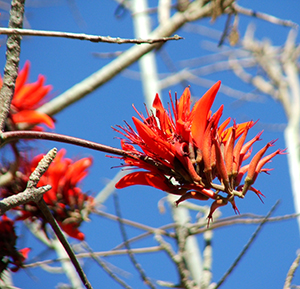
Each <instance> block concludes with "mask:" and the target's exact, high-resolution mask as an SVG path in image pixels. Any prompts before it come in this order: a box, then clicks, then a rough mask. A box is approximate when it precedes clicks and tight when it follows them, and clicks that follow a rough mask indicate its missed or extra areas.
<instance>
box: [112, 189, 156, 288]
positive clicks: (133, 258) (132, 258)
mask: <svg viewBox="0 0 300 289" xmlns="http://www.w3.org/2000/svg"><path fill="white" fill-rule="evenodd" d="M114 203H115V208H116V214H117V216H118V219H119V225H120V230H121V234H122V237H123V241H124V244H125V247H126V249H127V250H128V256H129V258H130V260H131V262H132V264H133V265H134V267H135V268H136V269H137V271H138V272H139V274H140V276H141V278H142V280H143V281H144V282H145V283H146V284H147V285H148V286H149V287H150V288H152V289H155V288H156V287H155V286H154V285H153V284H152V282H151V281H150V279H149V278H148V277H147V275H146V274H145V271H144V270H143V268H142V266H141V265H140V264H139V263H138V262H137V260H136V259H135V257H134V254H133V252H132V251H131V248H130V245H129V243H128V241H127V240H128V238H127V234H126V231H125V228H124V224H123V222H122V216H121V210H120V206H119V202H118V197H117V194H116V193H115V194H114Z"/></svg>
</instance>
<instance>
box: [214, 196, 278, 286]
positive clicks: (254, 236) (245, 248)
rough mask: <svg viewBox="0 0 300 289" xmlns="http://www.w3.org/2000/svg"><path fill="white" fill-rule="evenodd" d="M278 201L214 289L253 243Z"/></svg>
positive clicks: (221, 282)
mask: <svg viewBox="0 0 300 289" xmlns="http://www.w3.org/2000/svg"><path fill="white" fill-rule="evenodd" d="M278 204H279V201H277V202H276V203H275V205H274V206H273V207H272V208H271V210H270V211H269V213H268V214H267V215H266V217H265V218H264V219H263V220H262V221H261V223H260V224H259V226H258V227H257V229H256V230H255V232H254V233H253V234H252V236H251V238H250V239H249V241H248V242H247V244H246V245H245V246H244V248H243V250H242V251H241V252H240V254H239V255H238V257H237V258H236V259H235V260H234V262H233V264H232V265H231V266H230V268H229V269H228V270H227V272H226V273H225V274H224V276H223V277H222V278H221V280H220V281H219V282H218V283H217V285H216V286H215V287H214V289H217V288H219V287H220V286H221V285H222V284H223V282H224V281H225V280H226V278H227V277H228V276H229V275H230V273H231V272H232V271H233V269H234V268H235V267H236V266H237V264H238V262H239V261H240V260H241V258H242V257H243V256H244V255H245V253H246V252H247V250H248V249H249V247H250V245H251V244H252V243H253V241H254V240H255V238H256V237H257V235H258V233H259V232H260V230H261V229H262V227H263V225H264V224H265V223H266V222H267V220H268V218H269V217H270V216H271V214H272V213H273V212H274V210H275V209H276V207H277V206H278Z"/></svg>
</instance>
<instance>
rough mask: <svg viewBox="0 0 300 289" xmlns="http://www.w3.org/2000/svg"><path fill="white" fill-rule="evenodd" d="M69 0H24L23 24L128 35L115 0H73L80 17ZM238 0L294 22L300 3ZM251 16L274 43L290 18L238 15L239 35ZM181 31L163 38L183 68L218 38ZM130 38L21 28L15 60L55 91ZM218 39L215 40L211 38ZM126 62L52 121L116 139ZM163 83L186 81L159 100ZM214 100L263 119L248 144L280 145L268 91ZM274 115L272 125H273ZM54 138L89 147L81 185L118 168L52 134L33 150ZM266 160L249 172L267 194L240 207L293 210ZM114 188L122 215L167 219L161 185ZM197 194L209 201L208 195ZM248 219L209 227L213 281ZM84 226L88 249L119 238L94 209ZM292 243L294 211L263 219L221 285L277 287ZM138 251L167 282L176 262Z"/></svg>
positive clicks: (135, 83) (34, 273)
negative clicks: (273, 20)
mask: <svg viewBox="0 0 300 289" xmlns="http://www.w3.org/2000/svg"><path fill="white" fill-rule="evenodd" d="M67 2H71V1H56V2H54V4H52V3H51V1H48V2H47V4H45V6H43V5H40V6H39V7H33V6H31V4H32V2H28V7H27V8H26V19H27V24H26V25H25V26H26V28H29V27H30V28H33V29H40V30H53V31H68V32H82V33H87V34H95V35H103V36H107V35H109V36H112V37H123V38H132V37H134V35H133V25H132V19H131V17H130V15H129V13H124V15H123V16H122V17H121V18H120V19H117V18H116V17H115V14H114V13H115V11H116V9H117V7H118V4H117V3H116V2H114V1H111V0H105V1H89V2H86V1H83V2H80V1H77V2H76V5H77V8H78V12H79V13H80V14H81V16H80V17H81V20H82V21H83V22H84V23H81V24H80V23H78V21H76V20H75V17H74V14H72V12H71V9H70V7H69V6H68V5H67V4H66V3H67ZM149 2H150V6H151V7H154V6H155V5H156V1H149ZM34 3H35V2H34ZM37 3H39V4H40V3H43V1H40V2H37ZM238 3H239V5H241V6H244V7H248V8H253V9H255V10H257V11H261V12H266V13H270V14H272V15H274V16H277V17H280V18H282V19H290V20H292V21H294V22H297V23H300V17H299V11H300V3H299V1H296V0H289V1H284V2H283V1H249V0H248V1H246V0H241V1H239V2H238ZM0 17H2V19H3V20H2V23H1V24H2V25H3V26H6V25H7V21H6V19H7V13H6V12H1V16H0ZM155 17H156V16H155V15H153V25H154V27H155V25H156V19H155ZM225 20H226V18H225V17H220V18H219V19H217V20H216V22H215V23H214V24H212V23H211V22H210V19H207V20H203V21H198V22H196V23H194V24H197V25H206V26H209V27H211V28H213V29H217V30H219V31H222V29H223V27H224V23H225ZM28 23H29V24H28ZM249 23H254V24H255V26H256V32H255V35H256V37H257V38H259V39H266V38H268V39H270V41H272V43H273V44H275V45H279V46H280V45H283V43H284V41H285V39H286V36H287V33H288V31H289V29H288V28H284V27H281V26H276V25H273V24H270V23H266V22H264V21H262V20H255V19H251V18H249V17H243V16H242V17H241V18H240V23H239V30H240V33H241V35H243V34H244V32H245V29H246V27H247V25H248V24H249ZM79 24H80V25H79ZM28 25H29V26H28ZM178 34H179V35H181V36H183V37H184V38H185V39H184V40H181V41H177V42H170V43H167V45H166V46H165V49H166V50H167V51H168V53H169V54H170V57H171V58H172V59H173V61H175V66H176V67H177V69H182V68H183V67H182V66H181V65H182V64H181V61H182V60H185V59H188V58H196V57H201V56H205V55H208V54H211V52H210V51H207V50H205V49H203V45H202V44H203V41H205V40H209V41H214V42H215V43H216V40H214V39H208V38H206V37H204V36H202V35H199V34H195V33H190V32H187V31H185V30H184V29H182V30H180V31H178ZM130 46H131V45H128V44H125V45H117V44H101V43H98V44H96V43H91V42H88V41H79V40H70V39H62V38H45V37H24V40H23V42H22V47H21V66H23V65H24V63H25V61H26V60H30V62H31V72H30V79H31V81H35V80H36V78H37V75H38V74H43V75H45V76H46V77H47V84H52V85H53V87H54V89H53V91H52V95H53V97H55V96H57V95H59V94H61V93H62V92H64V91H66V90H67V89H68V88H70V87H72V86H73V85H74V84H76V83H77V82H79V81H81V80H82V79H84V78H86V77H88V76H89V75H90V74H92V73H93V72H95V71H97V70H99V69H100V68H101V67H103V66H104V65H106V64H107V63H109V61H110V60H109V59H100V58H95V57H94V56H93V53H94V52H115V51H124V50H126V49H128V48H129V47H130ZM215 49H216V50H217V48H216V47H215ZM157 60H158V68H159V72H160V73H162V77H163V76H164V75H163V73H168V69H167V68H166V66H165V64H164V63H163V61H162V59H161V57H157ZM4 63H5V45H4V44H2V45H1V47H0V64H1V67H2V70H3V67H4ZM132 71H135V72H137V71H138V65H136V64H134V65H132V66H131V67H130V68H129V71H125V72H124V73H122V74H121V75H118V76H117V77H115V78H114V79H113V80H111V81H110V82H109V83H107V84H105V85H104V86H102V87H101V88H99V89H98V90H96V91H94V92H93V93H91V94H90V95H89V96H87V97H85V98H84V99H83V100H81V101H79V102H78V103H76V104H74V105H72V106H70V107H69V108H68V109H66V110H65V111H63V112H61V113H59V114H58V115H56V116H55V119H56V121H57V122H56V130H55V131H56V132H57V133H61V134H67V135H71V136H76V137H80V138H85V139H88V140H92V141H96V142H99V143H103V144H107V145H111V146H115V147H120V144H119V140H118V139H116V138H115V136H117V135H116V133H115V132H114V131H113V130H112V129H111V126H114V125H117V124H120V125H122V124H123V120H127V121H129V122H130V121H131V117H132V115H135V112H134V110H133V109H132V106H131V105H132V103H134V104H135V106H136V107H137V108H138V109H139V110H140V111H144V106H143V102H144V99H143V93H142V84H141V82H140V81H139V80H138V79H133V75H135V74H133V73H129V72H132ZM204 77H205V76H204ZM207 78H208V79H210V80H212V81H217V80H219V79H220V80H221V81H222V83H223V84H224V85H226V86H231V87H233V88H235V89H239V90H242V91H245V92H253V91H252V90H253V88H252V87H251V86H248V85H245V84H243V83H242V82H241V81H240V80H238V79H237V78H236V77H235V76H234V75H233V74H232V73H230V72H228V71H225V72H222V73H218V74H213V75H208V76H207ZM188 84H191V91H192V93H193V95H194V96H196V97H200V96H201V95H202V94H203V93H204V92H205V91H206V88H204V87H201V86H198V85H196V84H192V83H189V82H188ZM169 89H170V90H171V91H172V92H173V93H174V92H175V91H177V92H178V94H179V95H180V94H181V93H182V91H183V89H184V87H183V86H180V85H177V86H174V87H170V88H168V89H166V90H164V91H163V98H164V99H165V100H166V101H167V99H168V90H169ZM221 104H224V105H225V107H224V113H223V120H225V119H226V118H227V117H229V116H231V117H233V118H235V119H236V120H237V122H243V121H245V120H251V119H252V120H257V119H259V124H258V125H256V127H255V128H253V132H252V134H253V135H255V134H257V133H258V132H259V131H260V130H262V129H264V130H265V132H264V133H263V136H262V138H263V141H262V142H260V143H259V144H258V145H257V146H255V147H254V149H256V150H257V149H260V148H261V147H262V145H263V144H265V143H267V142H268V141H270V140H272V139H277V138H278V141H277V142H276V146H275V148H274V149H277V148H285V144H284V139H283V131H282V125H284V124H285V123H286V118H285V115H284V112H283V110H282V108H281V106H280V104H279V103H277V102H275V101H273V100H272V99H270V98H268V97H267V96H264V97H262V98H259V101H258V102H251V103H249V102H243V101H239V102H238V101H236V99H233V98H230V97H228V96H226V95H224V94H222V93H220V94H218V96H217V98H216V102H215V104H214V107H213V110H214V111H215V110H216V109H217V108H218V107H219V106H220V105H221ZM272 124H276V125H275V126H272ZM273 128H275V129H273ZM54 145H55V146H57V147H58V148H63V147H65V148H67V149H68V155H67V156H68V157H78V156H80V157H83V156H88V155H92V156H93V157H94V165H93V167H92V169H91V172H90V175H89V177H87V178H86V180H85V181H84V186H83V189H84V190H86V191H90V192H91V193H93V194H97V193H98V192H99V191H101V190H102V189H103V187H104V186H105V184H106V183H107V182H108V181H109V180H110V179H112V178H113V177H114V175H115V174H116V173H117V172H118V169H111V167H113V166H117V165H119V163H120V162H119V161H118V160H116V159H111V158H106V157H105V156H104V154H103V153H99V152H93V151H89V150H87V149H82V148H77V147H72V146H70V145H62V144H53V143H49V142H41V143H40V152H41V151H42V152H44V151H47V150H48V149H50V148H52V147H53V146H54ZM269 167H272V168H274V170H273V171H272V172H271V175H270V176H268V175H264V174H263V175H261V176H260V177H259V179H258V181H257V182H256V187H257V188H258V189H260V190H261V191H262V193H263V194H264V195H265V196H266V198H265V199H264V204H262V203H261V202H260V200H259V199H258V198H257V197H256V196H255V195H254V194H250V193H249V194H248V195H247V196H246V198H245V199H244V200H237V206H238V208H239V210H240V212H241V213H253V214H258V215H266V214H267V213H268V211H269V210H270V209H271V207H272V206H273V205H274V204H275V202H276V201H277V200H280V201H281V202H280V205H279V207H278V209H277V210H276V212H275V214H274V215H276V216H281V215H285V214H291V213H293V212H294V207H293V200H292V194H291V188H290V183H289V176H288V167H287V159H286V156H284V155H283V156H277V157H276V158H275V159H274V160H273V162H272V163H271V164H270V165H269ZM118 194H119V199H120V205H121V209H122V215H123V217H124V218H127V219H131V220H133V221H137V222H141V223H145V224H146V225H149V226H153V227H154V226H162V225H164V224H168V223H170V222H172V219H171V216H170V213H169V210H167V213H166V214H160V213H159V211H158V209H157V202H158V201H159V200H160V199H161V198H163V197H164V196H165V194H164V193H163V192H161V191H158V190H155V189H152V188H148V187H147V188H145V187H141V186H139V187H138V186H137V187H131V188H127V189H123V190H120V191H118ZM195 203H197V204H199V203H200V202H198V201H195ZM204 204H205V205H209V203H203V205H204ZM166 206H167V205H166ZM103 210H105V211H106V212H109V213H115V209H114V205H113V200H112V198H110V199H109V200H108V201H107V202H106V203H105V207H103ZM221 212H222V216H232V215H234V212H233V210H232V209H231V207H230V206H228V207H224V208H221ZM194 217H195V216H193V218H194ZM255 229H256V226H254V225H237V226H233V227H230V228H223V229H218V230H216V231H215V232H214V238H213V250H214V251H213V274H214V275H213V281H215V282H217V281H218V280H219V279H220V278H221V277H222V275H223V274H224V273H225V271H226V270H227V268H228V267H229V266H230V265H231V264H232V262H233V260H234V259H235V257H236V256H237V255H238V254H239V252H240V251H241V250H242V248H243V246H244V245H245V243H246V242H247V240H248V239H249V238H250V236H251V234H252V233H253V232H254V231H255ZM82 230H83V232H84V233H85V234H86V241H87V242H88V243H89V245H90V246H91V248H92V249H93V250H94V251H105V250H110V249H111V248H113V247H115V246H116V245H118V244H120V243H121V242H122V237H121V234H120V232H119V229H118V224H116V223H114V222H113V221H109V220H105V219H104V218H101V217H98V216H91V222H90V223H87V224H84V225H83V226H82ZM18 232H19V233H20V234H22V235H23V237H24V239H22V241H21V242H20V244H19V246H20V248H21V247H25V246H27V247H31V248H32V251H31V253H30V255H29V259H30V260H31V259H32V258H34V257H35V256H37V255H38V254H41V255H40V257H39V260H44V259H48V258H51V257H53V256H54V255H53V254H48V253H47V252H44V251H43V247H42V246H41V245H40V244H39V243H38V242H36V241H34V240H33V239H32V238H31V237H30V235H29V233H28V232H27V231H26V230H19V231H18ZM140 233H142V231H139V230H137V229H132V228H128V235H129V236H130V237H133V236H135V235H137V234H140ZM71 242H74V240H71ZM199 244H200V247H201V248H202V247H203V240H202V237H201V236H200V237H199ZM154 245H156V242H155V241H154V240H153V238H152V237H148V238H147V239H144V240H142V241H140V242H137V243H134V244H133V247H139V246H154ZM298 248H299V232H298V229H297V224H296V221H295V220H289V221H284V222H280V223H272V224H267V225H265V226H264V228H263V230H262V232H261V233H260V235H259V237H258V238H257V239H256V241H255V242H254V243H253V244H252V247H251V249H250V250H249V251H248V252H247V253H246V255H245V256H244V258H243V259H242V261H241V262H240V264H239V266H238V267H237V268H236V269H235V270H234V271H233V273H232V275H231V276H230V277H229V278H228V279H227V281H226V282H225V283H224V284H223V287H222V288H224V289H226V288H243V289H250V288H251V289H252V288H282V286H283V283H284V279H285V277H286V273H287V271H288V269H289V267H290V265H291V263H292V262H293V260H294V258H295V257H296V251H297V249H298ZM137 259H138V261H139V262H140V263H141V265H142V267H143V268H144V270H145V271H146V273H147V275H148V276H149V277H150V278H153V279H154V280H155V279H161V280H165V281H171V282H176V281H177V280H178V279H177V273H176V270H175V268H174V266H173V265H172V264H171V262H170V261H169V260H168V258H167V257H166V254H165V253H164V252H162V253H154V254H152V255H147V254H143V255H138V256H137ZM107 261H108V262H111V263H112V264H113V265H114V266H117V267H119V268H120V269H121V270H124V271H126V272H130V273H131V275H129V276H128V275H127V274H125V273H124V275H122V274H123V273H122V272H121V275H120V276H121V277H122V278H123V279H124V280H125V281H126V282H127V283H128V284H129V285H130V286H132V287H133V288H146V285H144V284H143V283H142V281H140V279H139V277H138V274H137V273H136V271H135V270H134V269H133V267H132V265H131V264H130V262H129V260H128V257H127V256H121V257H110V258H108V259H107ZM84 269H85V271H86V273H87V276H88V278H89V280H90V282H91V283H92V285H93V286H94V288H120V286H119V285H118V284H116V283H115V282H114V281H112V280H111V279H110V278H109V277H108V276H107V275H106V273H105V272H104V271H103V270H102V269H101V268H99V267H97V266H96V265H95V264H94V263H93V261H91V260H89V261H86V264H85V267H84ZM117 272H118V271H117ZM13 278H14V281H15V286H17V287H20V288H31V289H32V288H39V289H40V288H54V286H55V285H56V284H57V283H58V282H67V280H66V278H65V277H64V276H63V275H52V274H50V273H44V272H43V271H42V270H41V269H31V270H26V271H21V272H19V273H17V274H16V275H14V277H13ZM294 283H296V284H300V273H296V276H295V279H294Z"/></svg>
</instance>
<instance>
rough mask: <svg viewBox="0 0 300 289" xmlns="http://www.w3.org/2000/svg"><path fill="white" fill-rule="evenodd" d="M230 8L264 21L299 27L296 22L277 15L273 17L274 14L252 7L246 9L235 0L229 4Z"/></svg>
mask: <svg viewBox="0 0 300 289" xmlns="http://www.w3.org/2000/svg"><path fill="white" fill-rule="evenodd" d="M231 8H232V9H234V10H235V11H236V12H237V13H240V14H244V15H247V16H251V17H255V18H259V19H262V20H265V21H267V22H270V23H273V24H277V25H282V26H288V27H292V28H298V27H299V26H298V24H296V23H295V22H293V21H290V20H284V19H280V18H278V17H275V16H273V15H270V14H267V13H262V12H257V11H254V10H252V9H247V8H244V7H241V6H239V5H238V4H236V2H234V3H233V4H232V5H231Z"/></svg>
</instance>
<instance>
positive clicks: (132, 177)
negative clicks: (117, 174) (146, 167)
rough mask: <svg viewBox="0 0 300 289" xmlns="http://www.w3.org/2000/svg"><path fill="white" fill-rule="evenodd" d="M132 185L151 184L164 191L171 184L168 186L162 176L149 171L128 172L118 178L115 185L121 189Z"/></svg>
mask: <svg viewBox="0 0 300 289" xmlns="http://www.w3.org/2000/svg"><path fill="white" fill-rule="evenodd" d="M133 185H144V186H151V187H154V188H157V189H159V190H162V191H165V192H168V191H170V189H171V187H170V186H171V185H170V186H168V185H167V184H166V182H165V178H164V177H161V176H158V175H154V174H153V173H150V172H134V173H130V174H128V175H126V176H124V177H123V178H122V179H121V180H119V181H118V182H117V183H116V185H115V187H116V188H117V189H123V188H126V187H129V186H133Z"/></svg>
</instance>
